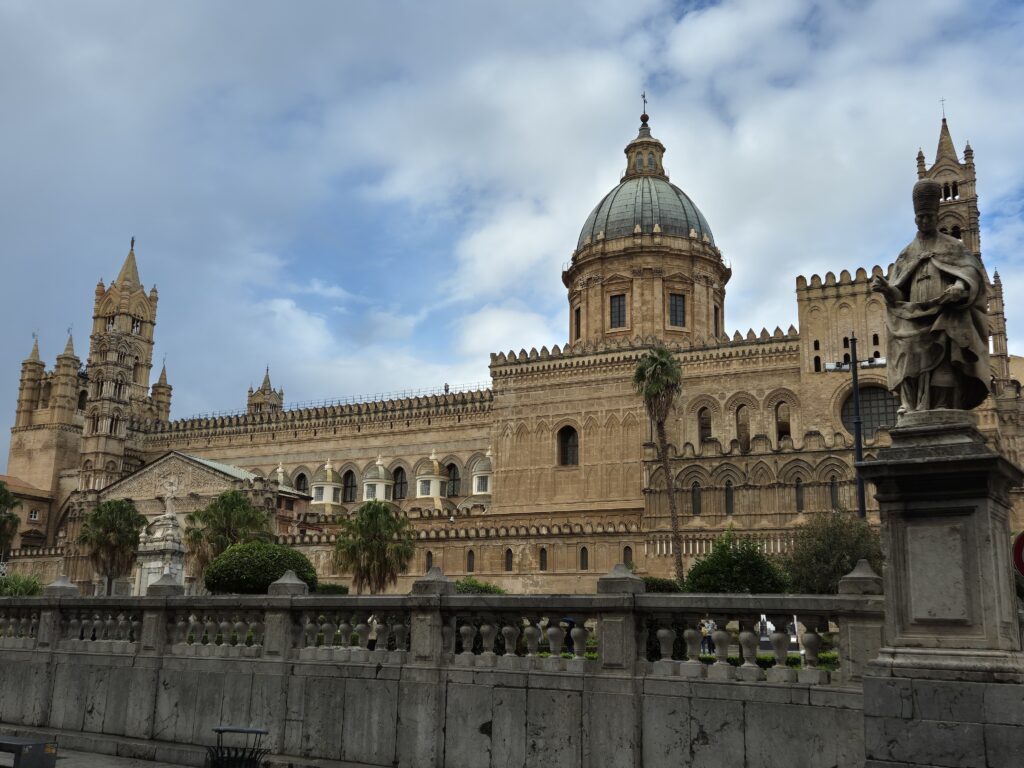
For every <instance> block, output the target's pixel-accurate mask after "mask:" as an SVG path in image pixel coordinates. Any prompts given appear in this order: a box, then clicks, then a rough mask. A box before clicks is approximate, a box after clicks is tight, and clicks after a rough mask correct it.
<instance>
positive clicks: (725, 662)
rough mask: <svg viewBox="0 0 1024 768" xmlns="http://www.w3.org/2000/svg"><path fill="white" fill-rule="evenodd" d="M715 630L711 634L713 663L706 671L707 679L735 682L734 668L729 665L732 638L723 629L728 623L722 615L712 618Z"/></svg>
mask: <svg viewBox="0 0 1024 768" xmlns="http://www.w3.org/2000/svg"><path fill="white" fill-rule="evenodd" d="M712 619H713V620H714V622H715V629H714V631H713V632H712V633H711V639H712V641H714V643H715V662H714V663H713V664H712V665H711V668H710V669H709V670H708V678H709V679H711V680H735V679H736V668H735V667H733V666H732V665H731V664H730V663H729V643H730V642H731V641H732V636H731V635H730V634H729V633H728V632H727V631H726V629H725V627H726V625H727V624H728V623H729V617H728V616H724V615H718V616H713V617H712Z"/></svg>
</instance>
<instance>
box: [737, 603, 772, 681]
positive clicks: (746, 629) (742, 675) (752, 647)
mask: <svg viewBox="0 0 1024 768" xmlns="http://www.w3.org/2000/svg"><path fill="white" fill-rule="evenodd" d="M756 623H757V617H755V616H744V617H742V618H741V619H740V650H741V651H742V653H743V664H742V666H740V668H739V669H738V670H736V676H737V677H738V678H739V679H740V680H744V681H746V682H748V683H754V682H757V681H758V680H764V678H765V675H764V670H763V669H761V667H760V666H759V665H758V663H757V646H758V641H759V638H758V636H757V633H756V632H755V631H754V625H755V624H756Z"/></svg>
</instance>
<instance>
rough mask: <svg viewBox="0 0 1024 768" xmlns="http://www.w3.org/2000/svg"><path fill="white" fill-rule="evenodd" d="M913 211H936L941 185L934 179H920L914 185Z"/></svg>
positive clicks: (940, 194) (940, 197)
mask: <svg viewBox="0 0 1024 768" xmlns="http://www.w3.org/2000/svg"><path fill="white" fill-rule="evenodd" d="M913 197H914V211H915V212H917V211H937V210H938V209H939V200H941V199H942V185H941V184H939V182H937V181H935V179H921V180H920V181H919V182H917V184H915V185H914V195H913Z"/></svg>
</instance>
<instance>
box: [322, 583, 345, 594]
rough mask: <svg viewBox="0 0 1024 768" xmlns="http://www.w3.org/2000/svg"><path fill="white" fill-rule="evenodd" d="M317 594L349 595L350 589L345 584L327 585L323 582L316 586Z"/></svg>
mask: <svg viewBox="0 0 1024 768" xmlns="http://www.w3.org/2000/svg"><path fill="white" fill-rule="evenodd" d="M315 592H316V593H317V594H318V595H347V594H348V587H346V586H345V585H344V584H327V583H323V582H321V583H320V584H317V585H316V590H315Z"/></svg>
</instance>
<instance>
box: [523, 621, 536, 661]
mask: <svg viewBox="0 0 1024 768" xmlns="http://www.w3.org/2000/svg"><path fill="white" fill-rule="evenodd" d="M523 637H524V638H525V639H526V655H527V656H536V655H537V654H538V653H539V652H540V627H538V626H537V625H536V624H535V623H533V621H531V622H530V624H529V626H527V627H526V629H524V630H523Z"/></svg>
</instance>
